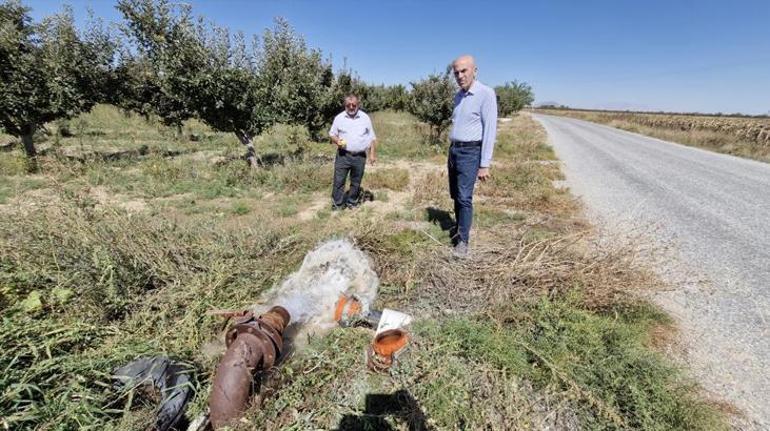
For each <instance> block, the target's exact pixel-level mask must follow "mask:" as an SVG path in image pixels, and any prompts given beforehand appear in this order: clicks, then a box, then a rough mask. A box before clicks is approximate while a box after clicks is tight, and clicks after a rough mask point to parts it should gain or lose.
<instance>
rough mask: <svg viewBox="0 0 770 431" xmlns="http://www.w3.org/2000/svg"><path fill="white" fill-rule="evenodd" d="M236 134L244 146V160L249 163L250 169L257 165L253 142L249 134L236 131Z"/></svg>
mask: <svg viewBox="0 0 770 431" xmlns="http://www.w3.org/2000/svg"><path fill="white" fill-rule="evenodd" d="M235 135H236V136H238V140H240V141H241V144H243V145H245V146H246V162H247V163H248V164H249V167H251V168H252V169H254V168H256V167H257V152H256V151H255V150H254V143H253V142H252V141H251V136H249V135H248V134H247V133H243V132H241V133H236V134H235Z"/></svg>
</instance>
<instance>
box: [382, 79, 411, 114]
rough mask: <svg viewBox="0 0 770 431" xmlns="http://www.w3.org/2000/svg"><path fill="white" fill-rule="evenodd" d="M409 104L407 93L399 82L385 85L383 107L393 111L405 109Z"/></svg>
mask: <svg viewBox="0 0 770 431" xmlns="http://www.w3.org/2000/svg"><path fill="white" fill-rule="evenodd" d="M408 106H409V93H408V92H407V91H406V87H404V86H403V85H401V84H397V85H391V86H389V87H385V108H384V109H392V110H394V111H405V110H406V108H407V107H408Z"/></svg>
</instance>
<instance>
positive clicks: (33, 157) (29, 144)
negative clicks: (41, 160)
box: [21, 125, 40, 172]
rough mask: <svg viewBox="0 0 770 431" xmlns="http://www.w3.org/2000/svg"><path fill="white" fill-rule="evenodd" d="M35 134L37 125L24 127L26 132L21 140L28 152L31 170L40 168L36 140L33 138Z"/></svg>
mask: <svg viewBox="0 0 770 431" xmlns="http://www.w3.org/2000/svg"><path fill="white" fill-rule="evenodd" d="M34 134H35V126H32V125H30V126H27V127H25V128H24V133H22V135H21V142H22V144H24V152H25V153H27V170H28V171H29V172H37V171H38V170H39V169H40V167H39V166H38V164H37V150H36V149H35V142H34V141H33V139H32V137H33V136H34Z"/></svg>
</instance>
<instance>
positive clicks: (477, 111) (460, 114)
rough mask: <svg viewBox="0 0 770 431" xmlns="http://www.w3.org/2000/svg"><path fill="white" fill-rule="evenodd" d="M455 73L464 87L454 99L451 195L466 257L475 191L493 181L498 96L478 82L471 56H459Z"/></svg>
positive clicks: (459, 251)
mask: <svg viewBox="0 0 770 431" xmlns="http://www.w3.org/2000/svg"><path fill="white" fill-rule="evenodd" d="M452 70H453V72H454V76H455V79H456V80H457V85H459V86H460V91H458V92H457V94H455V97H454V111H453V113H452V132H451V133H450V135H449V139H450V141H451V145H450V147H449V157H448V161H447V167H448V170H449V194H450V196H451V197H452V200H454V207H455V208H454V209H455V220H456V222H457V227H456V233H455V235H454V237H453V242H454V243H455V246H454V250H453V253H454V255H455V256H457V257H460V258H466V257H468V252H469V249H468V242H469V240H470V231H471V222H472V221H473V188H474V186H475V185H476V179H477V178H478V179H479V180H481V181H486V180H487V179H488V178H489V165H490V163H491V162H492V151H493V150H494V147H495V136H496V134H497V97H496V96H495V91H494V90H493V89H491V88H489V87H487V86H486V85H484V84H482V83H481V82H479V81H477V80H476V72H478V69H477V68H476V62H475V60H474V59H473V57H471V56H470V55H463V56H461V57H458V58H457V59H456V60H455V61H454V62H452Z"/></svg>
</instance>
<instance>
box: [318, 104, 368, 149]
mask: <svg viewBox="0 0 770 431" xmlns="http://www.w3.org/2000/svg"><path fill="white" fill-rule="evenodd" d="M329 136H337V137H339V138H340V139H344V140H345V149H346V150H348V151H354V152H358V151H366V150H367V149H368V148H369V146H370V145H372V141H373V140H375V139H376V138H377V136H375V135H374V127H372V120H371V119H370V118H369V116H368V115H366V112H364V111H362V110H360V109H359V110H358V112H357V113H356V115H355V116H354V117H350V116H349V115H348V113H347V112H346V111H342V112H341V113H339V114H337V116H336V117H334V122H332V128H331V129H329Z"/></svg>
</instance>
